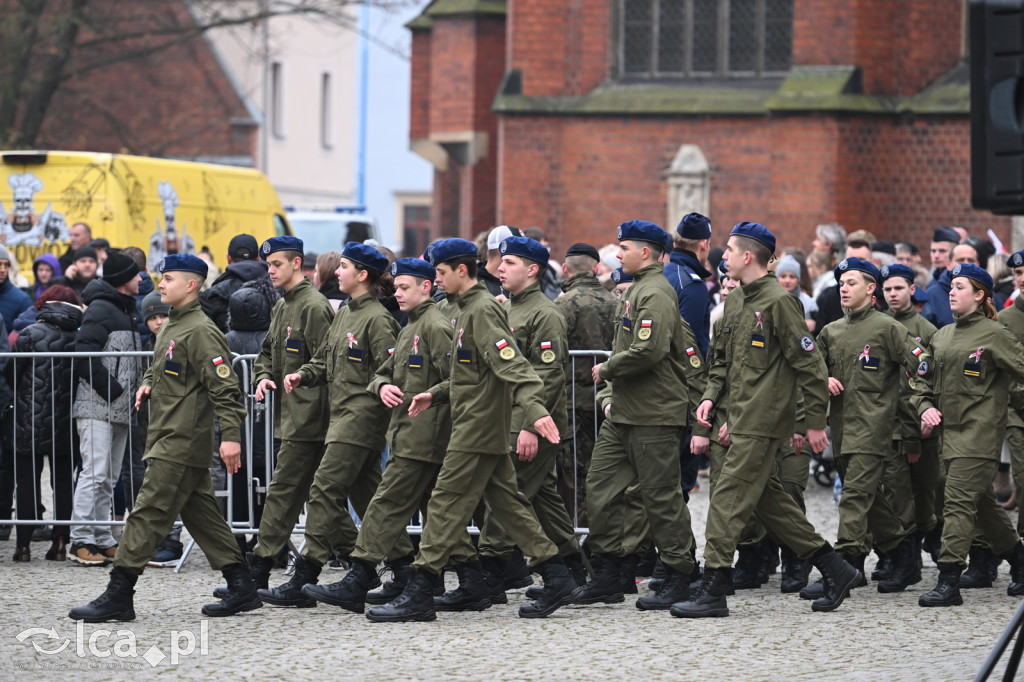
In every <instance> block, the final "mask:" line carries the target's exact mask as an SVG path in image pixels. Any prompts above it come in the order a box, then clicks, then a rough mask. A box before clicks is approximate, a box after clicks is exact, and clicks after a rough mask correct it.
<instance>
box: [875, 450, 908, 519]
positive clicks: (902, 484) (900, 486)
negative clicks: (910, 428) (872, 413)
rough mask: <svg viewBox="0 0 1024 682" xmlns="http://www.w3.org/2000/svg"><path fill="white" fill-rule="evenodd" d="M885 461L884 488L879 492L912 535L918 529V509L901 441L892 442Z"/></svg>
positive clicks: (883, 472)
mask: <svg viewBox="0 0 1024 682" xmlns="http://www.w3.org/2000/svg"><path fill="white" fill-rule="evenodd" d="M884 461H885V464H884V467H883V471H882V490H881V492H880V493H879V494H881V495H884V496H885V498H886V499H887V500H888V501H889V505H890V506H891V507H892V509H893V511H894V512H895V513H896V518H897V519H899V522H900V525H901V526H903V530H904V532H905V533H906V534H907V535H910V534H911V533H913V532H915V531H916V530H917V511H916V510H915V509H914V486H913V482H912V481H911V478H910V476H911V474H910V462H908V461H907V456H906V455H905V454H903V449H902V444H901V442H900V441H898V440H894V441H893V442H892V447H891V448H890V449H889V453H888V456H886V457H885V460H884Z"/></svg>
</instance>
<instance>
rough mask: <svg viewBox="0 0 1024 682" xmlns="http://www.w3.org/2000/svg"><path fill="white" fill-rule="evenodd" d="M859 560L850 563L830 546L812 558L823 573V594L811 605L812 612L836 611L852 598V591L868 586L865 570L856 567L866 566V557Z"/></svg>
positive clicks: (815, 565)
mask: <svg viewBox="0 0 1024 682" xmlns="http://www.w3.org/2000/svg"><path fill="white" fill-rule="evenodd" d="M826 548H827V549H826ZM859 559H860V561H859V562H848V561H847V560H845V559H843V557H841V556H839V555H838V554H837V553H836V552H835V550H833V549H832V547H831V546H829V545H825V547H824V548H822V550H819V551H818V556H817V557H815V558H812V559H811V563H812V564H814V567H815V568H817V569H818V570H819V571H820V572H821V584H822V592H823V594H822V596H821V597H819V598H817V599H815V600H814V601H813V602H812V603H811V610H812V611H835V610H836V609H837V608H839V605H840V604H842V603H843V601H844V600H845V599H846V598H847V597H848V596H850V590H852V589H853V588H854V587H859V586H861V584H862V583H863V584H867V583H866V582H865V581H864V573H863V569H861V568H857V567H856V566H857V564H858V563H859V565H860V566H863V565H864V557H863V556H861V557H859ZM802 594H803V593H802V592H801V595H802Z"/></svg>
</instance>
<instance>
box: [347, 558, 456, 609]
mask: <svg viewBox="0 0 1024 682" xmlns="http://www.w3.org/2000/svg"><path fill="white" fill-rule="evenodd" d="M388 568H390V569H391V580H385V581H384V585H383V586H382V587H381V588H380V589H379V590H377V591H376V592H367V593H366V600H365V601H366V603H367V604H387V603H388V602H391V601H394V600H395V599H398V597H399V595H401V594H402V592H403V591H404V590H405V586H406V585H408V584H409V581H410V580H412V575H413V573H415V571H414V570H413V568H412V557H402V558H401V559H395V560H394V561H392V562H390V563H388ZM441 594H444V591H443V590H442V592H441Z"/></svg>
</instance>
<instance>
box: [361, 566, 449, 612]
mask: <svg viewBox="0 0 1024 682" xmlns="http://www.w3.org/2000/svg"><path fill="white" fill-rule="evenodd" d="M440 584H441V577H440V576H436V575H434V574H433V573H431V572H429V571H425V570H419V571H416V572H415V573H414V574H413V577H412V580H410V581H409V584H408V585H406V586H405V590H404V591H403V592H402V594H400V595H399V596H398V598H397V599H395V600H394V601H393V602H389V603H387V604H384V605H383V606H374V607H373V608H372V609H369V610H367V612H366V617H367V618H368V619H369V620H371V621H373V622H374V623H403V622H407V621H430V620H437V614H436V613H435V612H434V590H435V589H436V588H437V587H438V586H439V585H440Z"/></svg>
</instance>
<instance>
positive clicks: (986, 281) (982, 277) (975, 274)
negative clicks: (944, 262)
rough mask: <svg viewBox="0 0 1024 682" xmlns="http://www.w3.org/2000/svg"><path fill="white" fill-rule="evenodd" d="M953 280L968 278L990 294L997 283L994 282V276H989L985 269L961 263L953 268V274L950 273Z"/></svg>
mask: <svg viewBox="0 0 1024 682" xmlns="http://www.w3.org/2000/svg"><path fill="white" fill-rule="evenodd" d="M949 274H950V277H951V278H954V277H966V278H967V279H972V280H974V281H975V282H977V283H978V284H980V285H981V286H983V287H985V289H986V290H988V291H989V293H991V292H992V287H993V286H994V285H995V283H994V282H993V281H992V275H990V274H988V271H987V270H985V268H979V267H978V266H977V265H973V264H971V263H960V264H958V265H957V266H956V267H954V268H953V270H952V272H950V273H949Z"/></svg>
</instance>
